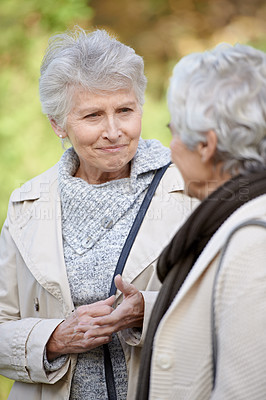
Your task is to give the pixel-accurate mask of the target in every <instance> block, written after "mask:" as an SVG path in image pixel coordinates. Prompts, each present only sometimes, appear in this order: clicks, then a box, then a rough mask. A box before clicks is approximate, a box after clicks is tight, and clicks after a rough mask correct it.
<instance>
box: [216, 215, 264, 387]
mask: <svg viewBox="0 0 266 400" xmlns="http://www.w3.org/2000/svg"><path fill="white" fill-rule="evenodd" d="M249 225H256V226H261V227H263V228H266V221H262V220H257V219H249V220H247V221H245V222H243V223H241V224H239V225H237V226H236V227H235V228H234V229H233V230H232V231H231V232H230V234H229V236H228V238H227V240H226V242H225V244H224V246H223V249H222V251H221V256H220V260H219V264H218V268H217V270H216V273H215V277H214V284H213V290H212V304H211V333H212V367H213V368H212V369H213V374H212V378H213V379H212V390H213V389H214V387H215V380H216V368H217V357H218V338H217V335H216V329H215V292H216V286H217V281H218V276H219V272H220V270H221V267H222V263H223V260H224V257H225V253H226V250H227V247H228V245H229V242H230V240H231V238H232V236H233V235H234V234H235V233H236V232H237V231H238V230H239V229H241V228H243V227H245V226H249Z"/></svg>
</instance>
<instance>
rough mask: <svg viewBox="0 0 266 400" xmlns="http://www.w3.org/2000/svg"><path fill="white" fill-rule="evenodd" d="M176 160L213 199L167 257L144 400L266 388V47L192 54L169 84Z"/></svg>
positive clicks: (246, 393)
mask: <svg viewBox="0 0 266 400" xmlns="http://www.w3.org/2000/svg"><path fill="white" fill-rule="evenodd" d="M168 104H169V110H170V115H171V121H170V129H171V132H172V142H171V153H172V160H173V161H174V163H175V164H176V165H177V166H178V168H179V169H180V171H181V173H182V176H183V178H184V181H185V186H186V192H187V194H189V195H190V196H195V197H197V198H198V199H200V200H201V204H200V205H199V207H198V208H197V209H196V210H195V211H194V212H193V213H192V214H191V216H190V217H189V218H188V220H187V221H186V222H185V224H184V225H183V226H182V227H181V228H180V229H179V231H178V232H177V234H176V235H175V236H174V238H173V239H172V241H171V242H170V244H169V245H168V246H167V247H166V249H165V250H164V251H163V252H162V254H161V255H160V257H159V260H158V266H157V272H158V276H159V279H160V281H161V282H163V285H162V288H161V290H160V293H159V295H158V298H157V300H156V303H155V306H154V311H153V312H152V315H151V319H150V322H149V330H148V332H149V334H148V335H147V337H146V342H145V344H144V347H143V355H142V360H141V368H140V374H139V386H138V392H137V396H136V399H137V400H143V399H148V398H149V399H154V400H155V399H167V400H170V399H191V400H207V399H212V400H218V399H219V400H221V399H226V400H235V399H241V400H244V399H246V400H250V399H252V400H262V399H265V398H266V380H265V376H264V375H265V370H266V335H265V326H266V296H265V287H266V262H265V260H266V245H265V244H266V229H265V226H264V224H265V222H266V55H265V54H264V53H263V52H262V51H259V50H256V49H254V48H252V47H249V46H244V45H240V44H238V45H235V46H230V45H219V46H218V47H216V48H214V49H213V50H210V51H206V52H203V53H197V54H191V55H189V56H187V57H184V58H183V59H182V60H181V61H180V62H179V63H178V64H177V65H176V67H175V68H174V71H173V75H172V78H171V82H170V88H169V92H168Z"/></svg>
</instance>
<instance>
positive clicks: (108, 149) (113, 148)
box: [98, 144, 127, 153]
mask: <svg viewBox="0 0 266 400" xmlns="http://www.w3.org/2000/svg"><path fill="white" fill-rule="evenodd" d="M126 146H127V145H126V144H121V145H119V146H117V145H116V146H107V147H98V150H100V151H104V152H106V153H116V152H119V151H121V150H123V149H124V148H125V147H126Z"/></svg>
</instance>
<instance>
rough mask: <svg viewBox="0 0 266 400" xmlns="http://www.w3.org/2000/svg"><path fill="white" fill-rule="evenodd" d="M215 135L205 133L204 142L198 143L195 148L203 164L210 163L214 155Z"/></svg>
mask: <svg viewBox="0 0 266 400" xmlns="http://www.w3.org/2000/svg"><path fill="white" fill-rule="evenodd" d="M217 142H218V140H217V135H216V133H215V132H214V131H212V130H211V131H208V132H207V133H206V142H205V143H204V142H200V143H199V144H198V146H197V150H198V152H199V155H200V157H201V160H202V162H203V163H207V162H209V161H211V159H212V158H213V157H214V155H215V153H216V148H217Z"/></svg>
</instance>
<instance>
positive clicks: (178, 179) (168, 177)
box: [160, 164, 185, 192]
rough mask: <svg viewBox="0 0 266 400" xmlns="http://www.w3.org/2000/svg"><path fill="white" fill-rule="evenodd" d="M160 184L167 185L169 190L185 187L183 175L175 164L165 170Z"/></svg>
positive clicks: (178, 189)
mask: <svg viewBox="0 0 266 400" xmlns="http://www.w3.org/2000/svg"><path fill="white" fill-rule="evenodd" d="M160 185H167V189H168V191H169V192H174V191H180V190H182V191H183V190H184V189H185V184H184V181H183V178H182V175H181V173H180V171H179V170H178V168H177V167H176V166H175V164H170V165H169V167H168V168H167V170H166V171H165V173H164V175H163V177H162V179H161V182H160Z"/></svg>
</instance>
